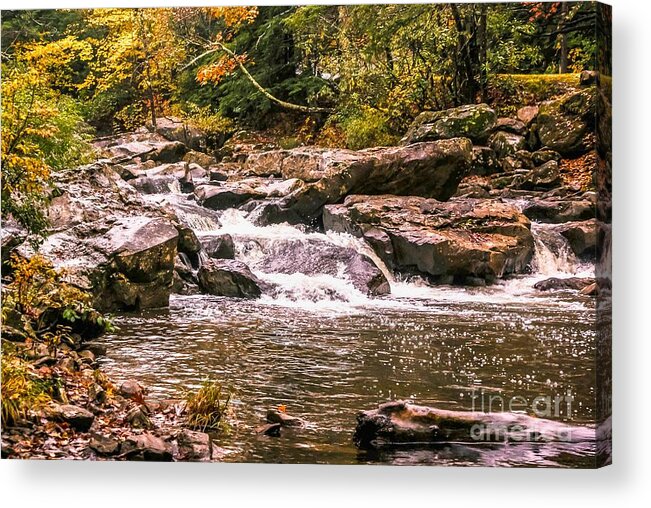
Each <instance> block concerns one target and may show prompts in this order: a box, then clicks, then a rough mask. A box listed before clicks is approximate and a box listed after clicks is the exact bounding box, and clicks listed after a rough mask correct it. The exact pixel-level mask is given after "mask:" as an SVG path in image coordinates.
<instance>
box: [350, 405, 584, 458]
mask: <svg viewBox="0 0 651 508" xmlns="http://www.w3.org/2000/svg"><path fill="white" fill-rule="evenodd" d="M353 440H354V442H355V444H357V446H358V447H360V448H378V447H383V446H389V447H390V446H394V445H405V444H413V445H421V446H427V445H428V443H442V442H465V443H478V444H482V443H487V442H501V443H504V442H512V443H518V442H524V443H526V442H537V443H545V442H573V443H576V442H591V441H594V440H595V431H594V429H593V428H589V427H581V426H569V425H565V424H563V423H560V422H555V421H552V420H547V419H544V418H534V417H532V416H528V415H525V414H521V413H508V412H493V413H484V412H471V411H449V410H444V409H438V408H434V407H427V406H419V405H416V404H411V403H409V402H405V401H395V402H387V403H385V404H381V405H380V406H379V408H378V409H374V410H370V411H363V412H361V413H359V415H358V416H357V427H356V429H355V434H354V437H353Z"/></svg>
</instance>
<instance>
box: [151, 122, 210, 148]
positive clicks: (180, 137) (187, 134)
mask: <svg viewBox="0 0 651 508" xmlns="http://www.w3.org/2000/svg"><path fill="white" fill-rule="evenodd" d="M156 132H157V133H158V134H160V135H161V136H163V137H164V138H165V139H168V140H170V141H179V142H181V143H183V144H184V145H186V146H188V147H189V148H191V149H193V150H202V149H205V148H206V136H205V134H204V133H203V132H202V131H201V130H200V129H198V128H196V127H194V126H192V125H190V124H189V123H187V122H184V121H183V120H181V119H180V118H176V117H171V116H168V117H160V118H157V119H156Z"/></svg>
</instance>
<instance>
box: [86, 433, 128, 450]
mask: <svg viewBox="0 0 651 508" xmlns="http://www.w3.org/2000/svg"><path fill="white" fill-rule="evenodd" d="M88 446H89V447H90V448H91V449H92V450H93V451H95V453H97V454H98V455H115V454H116V453H117V452H118V450H119V449H120V442H119V441H118V440H117V439H114V438H113V437H111V436H104V435H102V434H98V433H95V434H93V436H92V437H91V438H90V442H89V443H88Z"/></svg>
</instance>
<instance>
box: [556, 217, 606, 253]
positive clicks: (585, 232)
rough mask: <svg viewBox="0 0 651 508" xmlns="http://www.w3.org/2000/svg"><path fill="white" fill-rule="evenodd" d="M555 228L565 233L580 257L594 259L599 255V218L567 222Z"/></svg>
mask: <svg viewBox="0 0 651 508" xmlns="http://www.w3.org/2000/svg"><path fill="white" fill-rule="evenodd" d="M554 229H555V230H556V231H558V232H559V233H560V234H561V235H563V236H564V237H565V238H566V239H567V242H568V243H569V244H570V247H571V248H572V251H573V252H574V254H576V255H577V256H579V257H580V258H588V259H594V258H595V257H596V255H597V242H598V237H599V224H598V222H597V219H589V220H586V221H580V222H566V223H564V224H560V225H558V226H555V227H554Z"/></svg>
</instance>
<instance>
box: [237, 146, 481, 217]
mask: <svg viewBox="0 0 651 508" xmlns="http://www.w3.org/2000/svg"><path fill="white" fill-rule="evenodd" d="M270 161H273V162H270ZM471 161H472V143H471V142H470V141H469V140H468V139H464V138H456V139H449V140H441V141H434V142H428V143H415V144H412V145H408V146H399V147H388V148H372V149H367V150H360V151H352V150H331V149H323V148H316V147H305V148H297V149H294V150H283V151H278V152H274V153H267V154H258V155H255V156H253V155H252V156H251V157H249V159H248V160H247V167H252V166H254V165H257V164H260V165H264V166H265V167H269V166H271V167H273V168H276V169H275V171H276V173H277V174H280V175H281V176H282V177H283V178H285V179H292V178H296V179H299V180H301V181H302V182H305V184H304V185H299V186H298V188H297V189H296V190H294V191H293V192H291V193H290V194H288V195H287V196H286V197H284V198H282V199H280V200H278V201H277V202H274V203H271V204H269V205H268V206H267V208H266V210H265V214H264V215H265V216H266V220H267V222H283V221H289V222H306V223H310V222H311V221H314V220H317V219H319V218H320V215H321V212H322V209H323V206H324V205H326V204H331V203H338V202H340V201H341V200H342V199H343V198H344V197H346V196H348V195H350V194H370V195H379V194H394V195H414V194H415V195H419V196H423V197H433V198H436V199H440V200H446V199H449V198H450V197H451V196H452V195H454V193H455V191H456V189H457V186H458V185H459V182H460V181H461V179H462V178H463V177H464V176H465V175H466V174H467V172H468V170H469V168H470V163H471ZM268 172H269V171H268Z"/></svg>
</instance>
